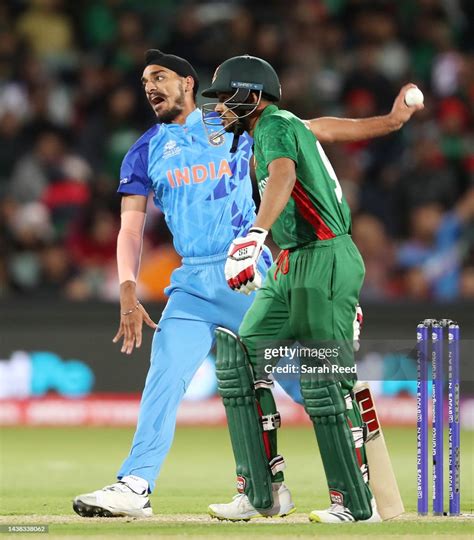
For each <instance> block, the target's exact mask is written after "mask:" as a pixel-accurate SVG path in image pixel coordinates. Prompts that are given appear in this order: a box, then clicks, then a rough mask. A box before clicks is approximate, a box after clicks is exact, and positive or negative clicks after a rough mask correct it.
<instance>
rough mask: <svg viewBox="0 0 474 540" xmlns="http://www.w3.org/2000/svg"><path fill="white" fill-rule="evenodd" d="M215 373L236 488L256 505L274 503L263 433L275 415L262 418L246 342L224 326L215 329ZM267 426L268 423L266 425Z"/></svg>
mask: <svg viewBox="0 0 474 540" xmlns="http://www.w3.org/2000/svg"><path fill="white" fill-rule="evenodd" d="M216 338H217V355H216V375H217V381H218V390H219V394H220V395H221V397H222V400H223V403H224V407H225V410H226V415H227V423H228V426H229V433H230V439H231V442H232V448H233V451H234V456H235V461H236V467H237V489H238V490H239V491H240V492H241V493H245V494H246V495H247V496H248V498H249V500H250V502H251V504H252V505H253V506H254V507H255V508H262V509H263V508H269V507H271V506H272V504H273V495H272V478H271V474H270V466H269V460H268V456H267V452H266V448H265V444H264V438H263V433H264V432H265V428H267V429H268V427H269V426H271V425H272V423H275V422H278V421H277V419H276V417H273V418H270V417H269V418H267V419H265V420H264V421H263V422H262V420H261V416H262V415H261V411H259V410H258V406H257V401H256V396H255V385H254V384H255V383H254V379H253V373H252V370H251V366H250V362H249V359H248V355H247V351H246V349H245V346H244V345H243V343H242V342H241V341H240V339H239V338H238V336H236V335H235V334H233V333H232V332H231V331H230V330H227V329H225V328H218V329H217V330H216ZM264 426H265V427H264Z"/></svg>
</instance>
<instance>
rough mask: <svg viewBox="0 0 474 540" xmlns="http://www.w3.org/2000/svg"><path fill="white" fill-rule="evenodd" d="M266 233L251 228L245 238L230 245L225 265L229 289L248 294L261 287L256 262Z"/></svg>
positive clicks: (260, 277)
mask: <svg viewBox="0 0 474 540" xmlns="http://www.w3.org/2000/svg"><path fill="white" fill-rule="evenodd" d="M267 234H268V231H266V230H265V229H260V228H258V227H252V228H251V229H250V230H249V232H248V234H247V236H243V237H240V238H236V239H235V240H234V241H233V242H232V244H231V245H230V248H229V251H228V253H227V261H226V263H225V279H226V280H227V283H228V285H229V287H230V288H231V289H234V291H238V292H241V293H243V294H250V293H251V292H252V291H254V290H256V289H258V288H260V287H261V286H262V276H261V275H260V272H259V271H258V270H257V262H258V259H259V257H260V255H261V253H262V249H263V243H264V242H265V238H266V237H267Z"/></svg>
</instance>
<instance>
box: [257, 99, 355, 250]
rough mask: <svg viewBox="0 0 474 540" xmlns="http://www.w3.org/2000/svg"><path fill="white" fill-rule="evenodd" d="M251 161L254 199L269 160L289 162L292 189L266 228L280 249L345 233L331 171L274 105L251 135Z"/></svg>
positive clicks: (344, 214)
mask: <svg viewBox="0 0 474 540" xmlns="http://www.w3.org/2000/svg"><path fill="white" fill-rule="evenodd" d="M254 157H255V171H256V175H257V182H258V189H259V191H260V195H262V194H263V191H264V190H265V186H266V183H267V180H268V165H269V164H270V163H271V162H272V161H273V160H275V159H278V158H289V159H291V160H293V161H294V162H295V166H296V184H295V187H294V188H293V192H292V194H291V197H290V200H289V201H288V204H287V205H286V206H285V208H284V209H283V212H282V213H281V214H280V216H279V218H278V219H277V220H276V221H275V223H274V224H273V227H272V236H273V240H274V241H275V242H276V243H277V244H278V246H279V247H280V248H281V249H291V248H295V247H297V246H300V245H303V244H307V243H308V242H312V241H314V240H318V239H319V240H328V239H330V238H334V237H335V236H340V235H342V234H347V233H350V229H351V215H350V210H349V206H348V204H347V202H346V200H345V198H344V196H343V195H342V190H341V186H340V185H339V181H338V179H337V176H336V174H335V172H334V169H333V168H332V166H331V163H330V162H329V160H328V158H327V157H326V154H325V153H324V150H323V148H322V146H321V144H320V143H319V141H318V140H317V139H316V137H315V136H314V135H313V133H312V131H311V130H310V129H308V128H307V127H306V125H305V124H304V123H303V122H302V121H301V120H300V119H299V118H298V117H296V116H295V115H294V114H292V113H290V112H288V111H284V110H280V109H279V108H278V107H277V106H276V105H269V106H268V107H266V108H265V110H264V111H263V113H262V115H261V117H260V118H259V120H258V122H257V125H256V128H255V132H254Z"/></svg>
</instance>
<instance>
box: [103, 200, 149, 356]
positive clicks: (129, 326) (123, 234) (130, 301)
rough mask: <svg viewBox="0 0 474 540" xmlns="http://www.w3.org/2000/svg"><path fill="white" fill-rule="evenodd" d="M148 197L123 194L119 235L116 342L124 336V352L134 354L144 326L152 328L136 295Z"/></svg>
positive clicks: (139, 342)
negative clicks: (118, 322)
mask: <svg viewBox="0 0 474 540" xmlns="http://www.w3.org/2000/svg"><path fill="white" fill-rule="evenodd" d="M146 204H147V198H146V197H144V196H142V195H126V196H124V197H122V210H121V226H120V231H119V234H118V237H117V267H118V276H119V282H120V326H119V329H118V332H117V334H116V335H115V337H114V339H113V342H114V343H117V342H118V341H119V340H120V338H123V343H122V348H121V352H123V353H126V354H131V353H132V351H133V348H134V346H135V347H137V348H138V347H140V345H141V343H142V326H143V322H145V323H146V324H147V325H148V326H150V327H151V328H156V324H155V323H154V322H153V321H152V320H151V318H150V316H149V315H148V313H147V312H146V310H145V308H144V307H143V306H142V305H141V304H140V302H139V300H138V298H137V294H136V284H137V278H138V271H139V268H140V259H141V251H142V244H143V228H144V226H145V216H146Z"/></svg>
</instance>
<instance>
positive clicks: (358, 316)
mask: <svg viewBox="0 0 474 540" xmlns="http://www.w3.org/2000/svg"><path fill="white" fill-rule="evenodd" d="M363 324H364V314H363V313H362V308H361V307H360V305H359V304H357V306H356V312H355V317H354V322H353V324H352V328H353V330H354V336H353V338H352V339H353V345H354V351H355V352H357V351H358V350H359V349H360V341H359V340H360V331H361V330H362V325H363Z"/></svg>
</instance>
